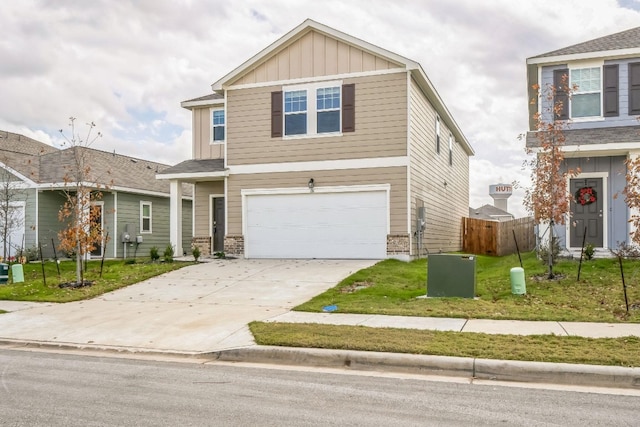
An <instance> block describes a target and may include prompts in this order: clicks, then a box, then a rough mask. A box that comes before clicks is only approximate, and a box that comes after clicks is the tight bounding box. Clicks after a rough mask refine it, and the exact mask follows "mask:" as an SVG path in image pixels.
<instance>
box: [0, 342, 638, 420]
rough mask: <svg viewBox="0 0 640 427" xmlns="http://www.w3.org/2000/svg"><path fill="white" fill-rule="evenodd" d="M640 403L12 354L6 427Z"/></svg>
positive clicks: (3, 404) (214, 366)
mask: <svg viewBox="0 0 640 427" xmlns="http://www.w3.org/2000/svg"><path fill="white" fill-rule="evenodd" d="M639 405H640V398H639V397H635V396H625V395H613V394H595V393H588V392H576V391H554V390H547V389H535V388H519V387H503V386H500V385H491V384H489V385H484V384H483V385H478V384H469V382H468V381H467V382H462V381H458V382H441V381H428V380H424V379H419V378H418V377H412V378H402V377H398V378H393V377H389V376H373V375H352V374H349V373H335V372H322V371H316V370H312V371H304V370H300V369H291V370H289V369H266V368H263V367H253V366H241V365H240V366H233V365H229V364H220V363H215V362H213V363H205V364H202V363H177V362H157V361H150V360H132V359H123V358H113V357H92V356H80V355H71V354H55V353H46V352H33V351H19V350H6V349H0V414H1V416H0V417H1V421H0V424H1V425H3V426H45V425H46V426H106V425H109V426H116V425H127V426H191V425H192V426H207V425H224V426H229V425H238V426H240V425H242V426H249V425H260V426H285V425H286V426H300V425H303V426H304V425H309V426H310V425H341V426H344V425H362V426H365V425H366V426H372V425H385V426H393V425H398V426H400V425H402V426H408V425H420V426H425V425H427V426H428V425H438V426H443V425H474V426H476V425H497V424H500V425H527V426H535V425H563V426H566V425H576V426H578V425H589V426H598V425H602V426H604V425H606V426H612V425H637V422H638V418H637V417H638V406H639Z"/></svg>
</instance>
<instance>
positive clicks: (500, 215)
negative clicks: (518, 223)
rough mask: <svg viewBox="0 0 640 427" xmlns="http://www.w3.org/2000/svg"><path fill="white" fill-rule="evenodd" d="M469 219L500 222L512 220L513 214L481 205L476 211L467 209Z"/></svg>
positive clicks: (491, 206)
mask: <svg viewBox="0 0 640 427" xmlns="http://www.w3.org/2000/svg"><path fill="white" fill-rule="evenodd" d="M469 218H478V219H486V220H489V221H500V220H501V219H502V220H507V219H513V214H510V213H509V212H507V211H505V210H502V209H500V208H498V207H495V206H493V205H482V206H480V207H479V208H477V209H474V208H469Z"/></svg>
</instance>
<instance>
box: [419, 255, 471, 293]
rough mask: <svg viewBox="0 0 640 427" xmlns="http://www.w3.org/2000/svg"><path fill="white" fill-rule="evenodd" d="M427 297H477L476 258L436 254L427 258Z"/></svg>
mask: <svg viewBox="0 0 640 427" xmlns="http://www.w3.org/2000/svg"><path fill="white" fill-rule="evenodd" d="M427 261H428V264H427V265H428V267H427V296H428V297H461V298H475V296H476V256H475V255H462V254H435V255H429V257H428V258H427Z"/></svg>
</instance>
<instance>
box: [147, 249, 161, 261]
mask: <svg viewBox="0 0 640 427" xmlns="http://www.w3.org/2000/svg"><path fill="white" fill-rule="evenodd" d="M149 256H150V257H151V261H157V260H159V259H160V252H158V247H157V246H152V247H151V249H150V250H149Z"/></svg>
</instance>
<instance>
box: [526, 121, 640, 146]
mask: <svg viewBox="0 0 640 427" xmlns="http://www.w3.org/2000/svg"><path fill="white" fill-rule="evenodd" d="M563 134H564V137H565V142H564V145H590V144H604V143H625V142H639V141H640V126H616V127H604V128H593V129H566V130H564V131H563ZM539 146H540V141H539V140H538V138H537V137H536V132H527V147H531V148H533V147H539Z"/></svg>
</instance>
